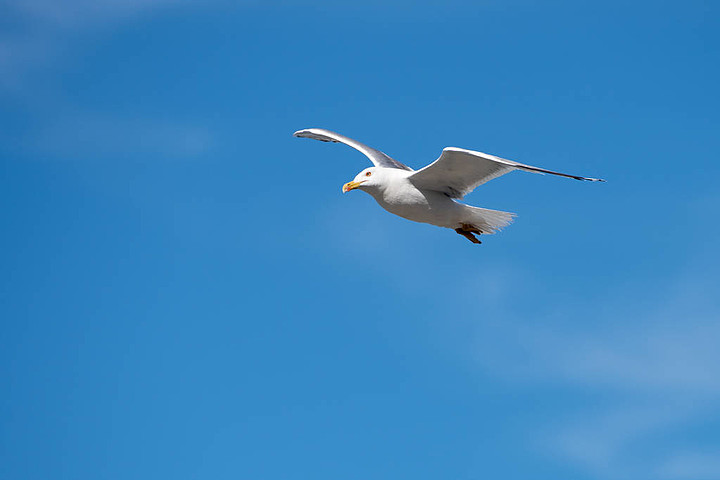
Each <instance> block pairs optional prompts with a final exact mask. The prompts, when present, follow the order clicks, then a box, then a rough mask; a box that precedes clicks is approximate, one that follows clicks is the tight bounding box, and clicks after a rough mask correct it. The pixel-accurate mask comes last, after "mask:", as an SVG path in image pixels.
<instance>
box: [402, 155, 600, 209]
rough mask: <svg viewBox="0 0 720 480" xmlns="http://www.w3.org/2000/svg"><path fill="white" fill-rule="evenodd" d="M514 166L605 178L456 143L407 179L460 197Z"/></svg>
mask: <svg viewBox="0 0 720 480" xmlns="http://www.w3.org/2000/svg"><path fill="white" fill-rule="evenodd" d="M513 170H526V171H528V172H535V173H550V174H552V175H560V176H562V177H569V178H574V179H576V180H588V181H591V182H604V181H605V180H602V179H600V178H587V177H580V176H577V175H568V174H567V173H560V172H553V171H552V170H545V169H544V168H538V167H532V166H530V165H524V164H522V163H518V162H513V161H512V160H506V159H504V158H500V157H496V156H494V155H488V154H487V153H482V152H474V151H472V150H465V149H463V148H455V147H447V148H445V149H443V152H442V155H440V158H438V159H437V160H435V161H434V162H433V163H431V164H430V165H428V166H426V167H424V168H421V169H420V170H418V171H417V172H415V173H413V174H412V175H410V177H409V179H410V181H411V182H412V183H413V184H414V185H415V186H416V187H418V188H424V189H427V190H436V191H438V192H443V193H445V194H447V195H448V196H450V197H452V198H462V197H464V196H465V195H467V194H468V193H470V192H472V191H473V189H475V188H476V187H477V186H479V185H482V184H483V183H485V182H488V181H490V180H492V179H493V178H497V177H499V176H501V175H505V174H506V173H508V172H511V171H513Z"/></svg>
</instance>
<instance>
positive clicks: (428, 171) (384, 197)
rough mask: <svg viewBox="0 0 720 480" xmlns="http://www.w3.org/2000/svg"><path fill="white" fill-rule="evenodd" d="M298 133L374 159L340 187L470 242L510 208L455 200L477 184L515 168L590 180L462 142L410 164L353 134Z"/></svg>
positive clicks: (505, 219)
mask: <svg viewBox="0 0 720 480" xmlns="http://www.w3.org/2000/svg"><path fill="white" fill-rule="evenodd" d="M294 135H295V136H296V137H302V138H313V139H315V140H320V141H323V142H336V143H344V144H345V145H347V146H349V147H352V148H354V149H355V150H358V151H360V152H361V153H363V154H364V155H365V156H366V157H368V158H369V159H370V161H371V162H372V163H373V165H375V166H374V167H370V168H366V169H365V170H363V171H362V172H360V173H358V174H357V176H356V177H355V179H354V180H353V181H352V182H348V183H346V184H345V185H343V187H342V191H343V193H346V192H349V191H350V190H355V189H358V190H363V191H365V192H367V193H369V194H370V195H372V196H373V198H374V199H375V201H377V203H379V204H380V206H381V207H383V208H384V209H385V210H387V211H388V212H390V213H394V214H395V215H398V216H400V217H403V218H407V219H408V220H412V221H414V222H421V223H429V224H431V225H437V226H438V227H445V228H452V229H454V230H455V231H456V232H457V233H459V234H460V235H462V236H464V237H465V238H467V239H468V240H470V241H471V242H473V243H481V242H480V240H478V239H477V238H476V237H475V234H478V235H480V234H483V233H484V234H492V233H495V232H497V231H499V230H500V229H501V228H503V227H506V226H507V225H509V224H510V223H511V222H512V220H513V217H514V216H515V214H514V213H510V212H501V211H499V210H488V209H486V208H478V207H472V206H470V205H466V204H464V203H461V202H459V201H458V200H459V199H461V198H463V197H464V196H465V195H467V194H468V193H470V192H472V191H473V190H474V189H475V187H478V186H480V185H482V184H483V183H485V182H487V181H490V180H492V179H493V178H497V177H499V176H501V175H505V174H506V173H508V172H511V171H513V170H525V171H527V172H534V173H541V174H543V173H550V174H552V175H559V176H561V177H568V178H574V179H576V180H588V181H591V182H604V181H605V180H602V179H600V178H587V177H580V176H577V175H568V174H566V173H559V172H553V171H551V170H545V169H544V168H538V167H532V166H530V165H524V164H522V163H518V162H514V161H512V160H506V159H504V158H500V157H496V156H494V155H488V154H487V153H481V152H474V151H472V150H465V149H463V148H456V147H446V148H444V149H443V151H442V154H441V155H440V158H438V159H437V160H435V161H434V162H433V163H431V164H430V165H428V166H426V167H423V168H421V169H420V170H413V169H412V168H410V167H408V166H407V165H404V164H402V163H400V162H398V161H397V160H394V159H392V158H390V157H389V156H387V155H385V154H384V153H383V152H381V151H380V150H375V149H374V148H372V147H368V146H367V145H364V144H362V143H360V142H358V141H357V140H353V139H351V138H348V137H346V136H344V135H340V134H338V133H335V132H331V131H330V130H325V129H322V128H308V129H305V130H298V131H297V132H295V133H294Z"/></svg>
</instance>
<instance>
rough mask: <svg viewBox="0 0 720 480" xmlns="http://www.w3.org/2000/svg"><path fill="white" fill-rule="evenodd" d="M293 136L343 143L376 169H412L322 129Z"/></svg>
mask: <svg viewBox="0 0 720 480" xmlns="http://www.w3.org/2000/svg"><path fill="white" fill-rule="evenodd" d="M293 135H294V136H296V137H301V138H312V139H315V140H320V141H321V142H335V143H344V144H345V145H347V146H349V147H352V148H354V149H355V150H358V151H360V152H362V153H363V155H365V156H366V157H368V158H369V159H370V161H371V162H372V163H373V165H375V166H376V167H385V168H399V169H401V170H410V171H412V168H410V167H408V166H407V165H403V164H402V163H400V162H398V161H397V160H394V159H392V158H390V157H388V156H387V155H385V154H384V153H383V152H381V151H380V150H375V149H374V148H372V147H368V146H367V145H365V144H363V143H360V142H358V141H357V140H353V139H352V138H348V137H346V136H344V135H340V134H339V133H335V132H331V131H330V130H325V129H323V128H306V129H305V130H298V131H297V132H295V133H294V134H293Z"/></svg>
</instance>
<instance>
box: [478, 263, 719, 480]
mask: <svg viewBox="0 0 720 480" xmlns="http://www.w3.org/2000/svg"><path fill="white" fill-rule="evenodd" d="M698 277H700V278H702V275H701V274H699V273H698V274H697V275H689V276H687V277H686V280H685V281H683V282H679V283H678V284H677V285H676V286H675V287H674V288H669V289H668V292H667V293H666V294H664V295H663V294H656V295H657V297H658V298H662V300H661V301H658V302H656V306H657V308H656V309H655V310H654V311H651V312H648V313H646V314H644V315H643V314H638V312H627V311H623V307H624V306H628V305H632V302H629V301H628V298H614V299H608V298H604V299H602V301H603V302H611V303H612V306H614V307H615V308H611V309H610V310H609V311H612V312H614V315H617V316H620V317H621V318H624V319H625V320H624V321H622V322H618V321H617V318H604V317H603V316H600V315H595V316H593V314H592V313H589V312H576V314H575V315H577V317H578V319H582V324H583V326H584V327H585V328H587V325H588V320H591V323H592V324H593V325H595V328H590V329H589V330H583V331H581V332H578V331H574V329H572V327H568V326H567V325H569V324H570V325H571V323H569V322H564V323H562V322H561V323H562V325H559V324H558V322H554V321H553V319H551V318H542V316H541V315H540V316H539V318H535V319H533V323H532V324H528V323H527V322H525V321H515V322H509V323H508V324H507V325H506V326H505V327H503V328H500V329H499V330H498V331H495V332H493V334H492V335H491V336H490V337H491V338H493V343H494V344H490V343H489V342H488V343H487V344H485V343H483V344H482V345H481V348H480V349H479V350H478V351H479V352H480V353H479V360H480V362H481V364H482V365H483V366H484V367H485V368H486V369H487V370H488V371H490V372H494V373H495V374H500V375H503V376H504V377H505V378H506V379H510V380H511V381H514V382H516V383H517V384H518V385H522V386H524V387H525V388H527V387H528V386H531V387H532V386H533V385H535V386H538V385H544V386H546V387H547V386H549V385H550V386H555V387H557V388H562V389H565V390H567V389H568V388H569V389H571V390H572V389H574V390H576V391H577V392H578V393H582V394H583V395H584V396H586V397H588V398H591V399H593V398H595V399H597V400H596V401H593V400H590V401H589V402H585V403H584V404H585V405H586V406H585V407H581V408H579V410H575V411H573V413H568V410H572V409H565V410H562V411H558V412H557V413H556V417H555V418H554V419H553V421H552V424H548V425H545V426H544V427H542V428H541V430H542V434H541V435H540V437H541V440H540V437H539V438H530V439H528V441H530V442H531V443H536V444H537V445H538V448H540V449H542V450H545V451H547V452H548V453H550V454H552V455H554V456H558V458H560V459H561V461H563V462H570V463H573V464H576V465H579V466H581V467H584V468H585V469H587V470H588V472H589V473H591V474H593V475H594V476H596V477H597V478H603V479H604V478H608V479H609V478H638V476H643V477H644V478H647V476H648V472H650V476H652V477H655V478H677V479H680V478H720V464H718V463H717V462H715V461H713V460H712V459H711V458H708V457H707V456H706V455H704V454H702V453H697V452H694V451H693V450H692V445H685V444H683V443H682V442H681V441H679V440H676V439H674V437H673V435H672V432H677V431H678V430H679V431H682V430H683V429H686V428H692V427H693V426H694V425H697V424H699V423H700V424H701V423H702V422H703V421H704V420H705V419H707V418H715V417H717V416H718V415H719V412H718V408H717V406H718V401H720V349H718V348H717V345H718V342H719V341H720V324H719V323H718V319H720V308H718V306H717V302H716V301H715V300H714V299H713V298H712V297H710V296H708V295H707V293H706V288H707V285H708V283H706V282H705V280H702V281H695V280H694V279H696V278H698ZM627 295H628V296H630V298H633V296H634V295H639V293H638V292H627ZM635 298H637V297H635ZM598 301H600V300H598ZM571 316H572V315H571ZM485 337H488V336H487V335H486V336H485ZM498 338H504V341H501V342H497V339H498ZM499 358H501V359H502V360H498V359H499ZM676 450H677V451H676ZM668 458H669V459H668ZM698 459H702V461H699V460H698ZM695 460H698V461H697V462H695Z"/></svg>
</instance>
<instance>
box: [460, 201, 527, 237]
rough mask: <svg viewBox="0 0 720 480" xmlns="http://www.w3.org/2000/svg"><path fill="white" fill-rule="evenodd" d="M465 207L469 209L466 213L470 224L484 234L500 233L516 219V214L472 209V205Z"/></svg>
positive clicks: (477, 208)
mask: <svg viewBox="0 0 720 480" xmlns="http://www.w3.org/2000/svg"><path fill="white" fill-rule="evenodd" d="M465 207H466V208H467V209H466V210H465V211H466V218H467V220H468V223H469V224H471V225H472V226H474V227H476V228H477V229H478V230H480V232H482V233H484V234H491V233H495V232H499V231H500V230H502V229H503V228H504V227H507V226H508V225H510V224H511V223H512V221H513V218H515V214H514V213H510V212H501V211H500V210H489V209H487V208H479V207H471V206H470V205H465Z"/></svg>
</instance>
